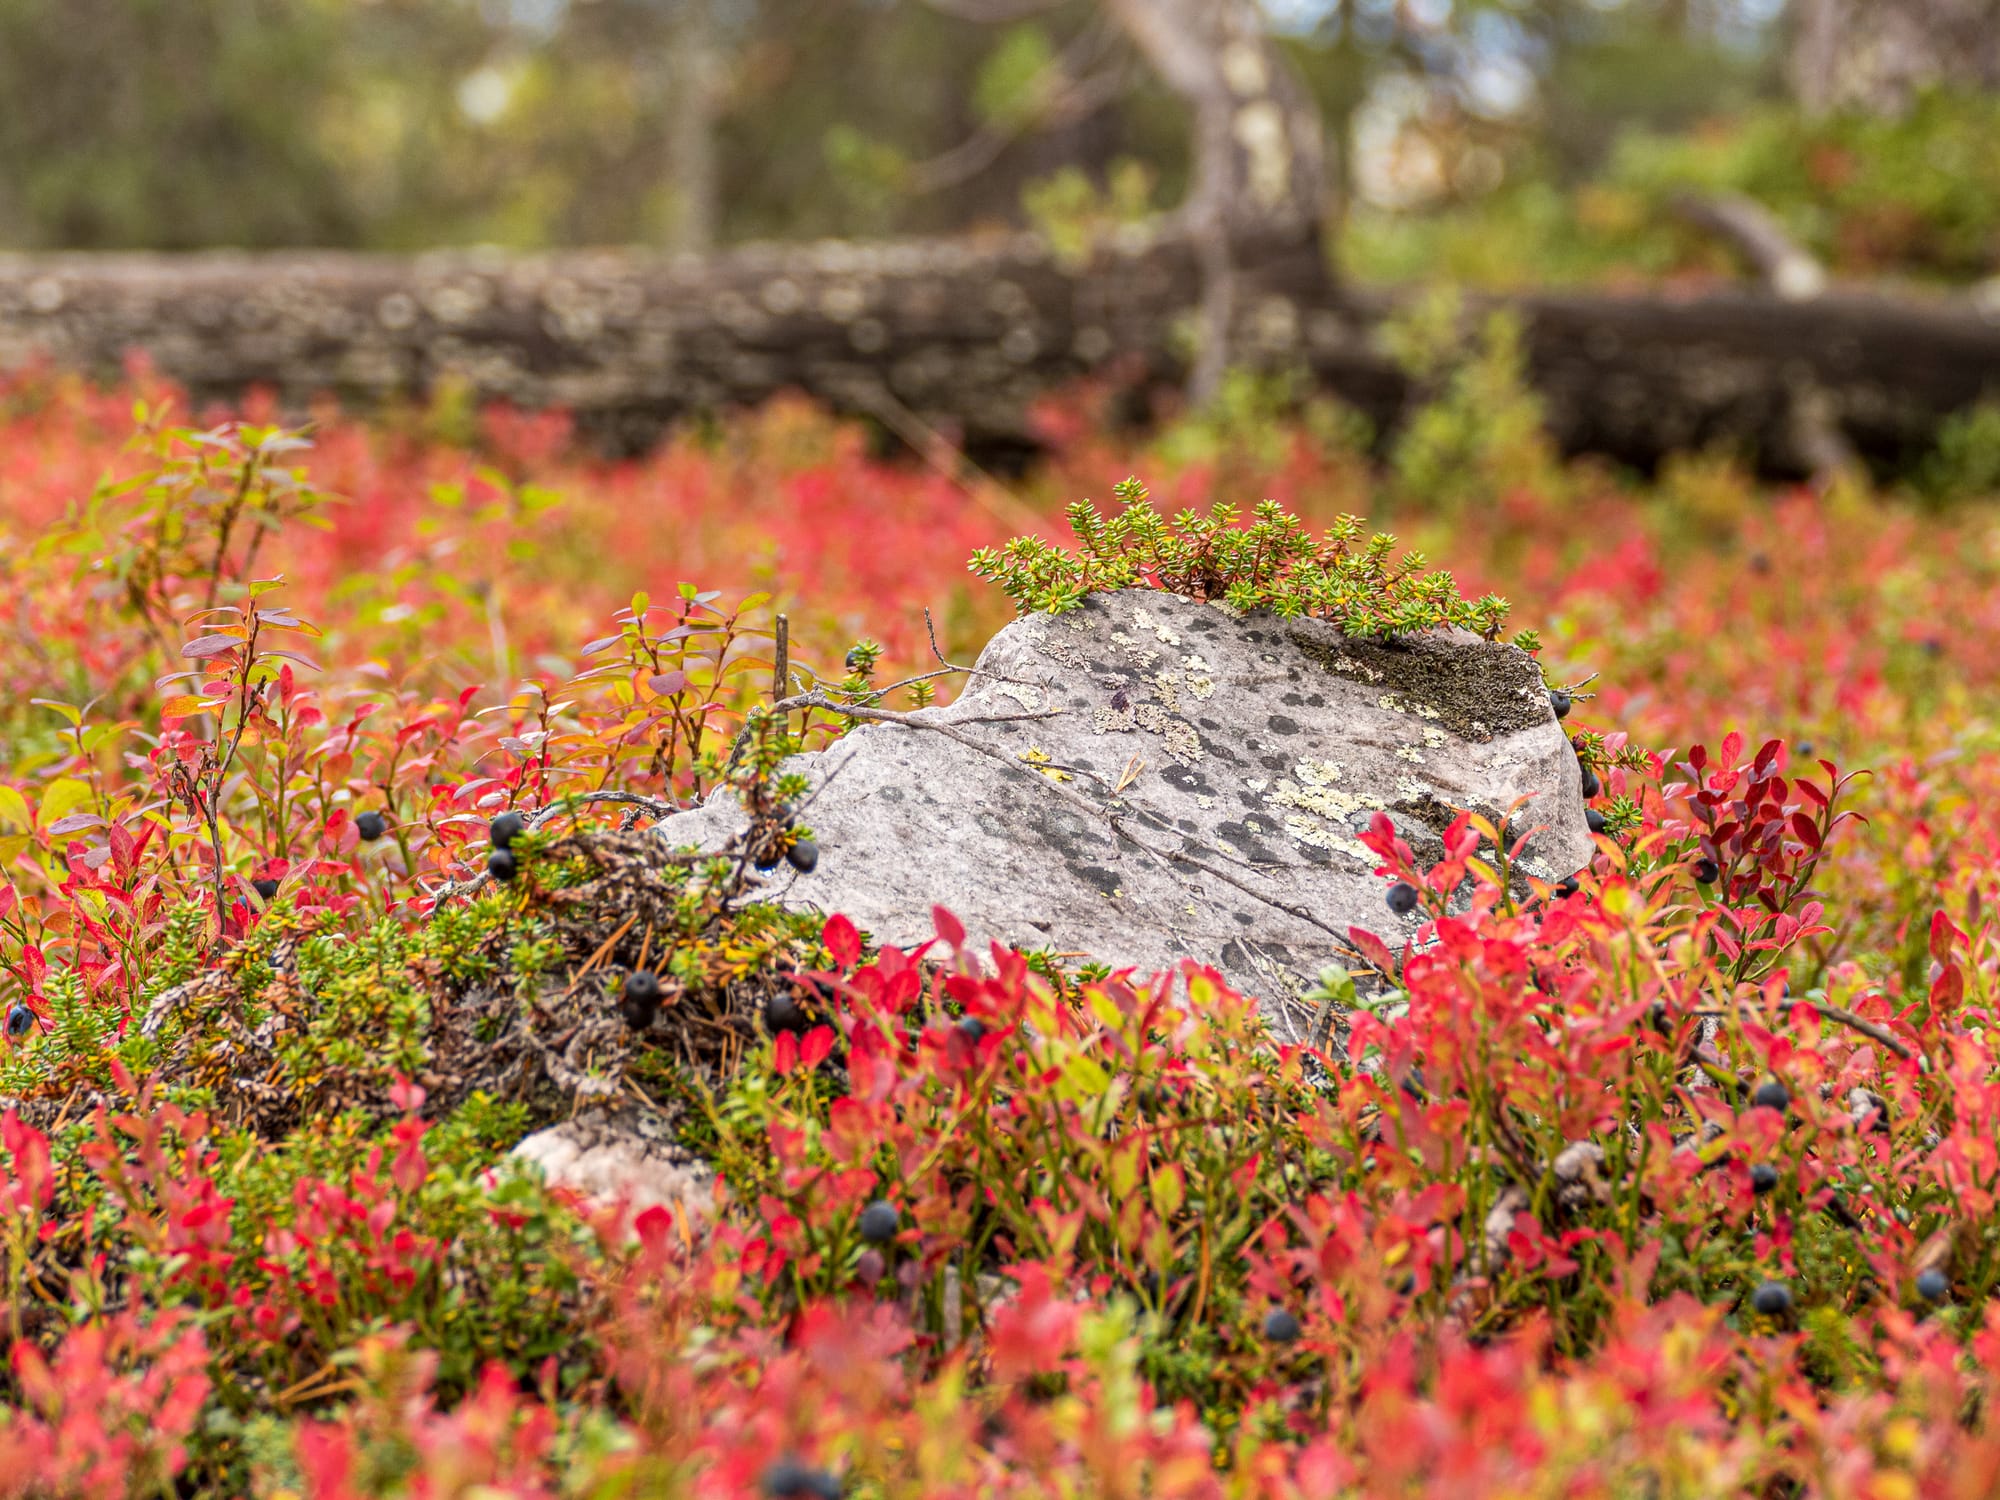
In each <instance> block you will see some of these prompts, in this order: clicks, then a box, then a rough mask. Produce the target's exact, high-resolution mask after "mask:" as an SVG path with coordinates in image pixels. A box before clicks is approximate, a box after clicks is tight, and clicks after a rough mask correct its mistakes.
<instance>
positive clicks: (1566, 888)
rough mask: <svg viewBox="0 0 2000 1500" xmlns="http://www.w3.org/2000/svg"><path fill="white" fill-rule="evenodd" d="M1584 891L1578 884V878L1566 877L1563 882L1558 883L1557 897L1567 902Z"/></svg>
mask: <svg viewBox="0 0 2000 1500" xmlns="http://www.w3.org/2000/svg"><path fill="white" fill-rule="evenodd" d="M1582 889H1583V887H1582V885H1580V884H1579V883H1578V882H1577V878H1576V877H1575V876H1574V875H1565V876H1563V878H1562V879H1561V880H1558V881H1557V882H1556V895H1557V896H1558V897H1560V898H1561V899H1562V900H1564V901H1567V900H1568V899H1569V898H1570V897H1571V896H1574V895H1575V894H1576V893H1577V892H1578V891H1580V890H1582Z"/></svg>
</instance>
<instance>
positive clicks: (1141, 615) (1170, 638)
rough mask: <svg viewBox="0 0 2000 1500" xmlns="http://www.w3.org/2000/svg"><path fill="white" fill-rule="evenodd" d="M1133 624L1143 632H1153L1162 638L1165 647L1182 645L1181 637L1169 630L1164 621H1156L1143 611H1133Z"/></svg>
mask: <svg viewBox="0 0 2000 1500" xmlns="http://www.w3.org/2000/svg"><path fill="white" fill-rule="evenodd" d="M1132 623H1133V624H1134V625H1137V626H1138V627H1139V628H1140V629H1141V630H1150V631H1152V632H1153V634H1154V635H1156V636H1158V637H1159V638H1160V641H1161V644H1163V645H1167V646H1178V645H1179V644H1180V643H1181V638H1180V636H1179V635H1177V634H1175V632H1174V631H1172V630H1171V629H1169V628H1168V626H1167V623H1166V622H1165V621H1164V620H1156V619H1154V618H1153V617H1152V615H1151V614H1149V613H1148V612H1147V611H1145V610H1143V609H1135V610H1133V611H1132Z"/></svg>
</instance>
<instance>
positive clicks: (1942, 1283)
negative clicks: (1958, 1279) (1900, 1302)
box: [1917, 1266, 1951, 1302]
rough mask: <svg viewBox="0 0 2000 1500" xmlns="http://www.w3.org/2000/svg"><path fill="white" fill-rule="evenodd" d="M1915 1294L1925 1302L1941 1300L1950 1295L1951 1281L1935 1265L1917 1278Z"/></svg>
mask: <svg viewBox="0 0 2000 1500" xmlns="http://www.w3.org/2000/svg"><path fill="white" fill-rule="evenodd" d="M1917 1295H1918V1296H1919V1297H1921V1298H1923V1299H1924V1301H1926V1302H1942V1301H1944V1299H1945V1298H1946V1297H1948V1296H1950V1295H1951V1281H1950V1278H1948V1277H1947V1276H1946V1275H1945V1274H1944V1272H1942V1271H1940V1270H1939V1269H1938V1268H1937V1267H1936V1266H1932V1267H1931V1268H1930V1270H1928V1271H1926V1272H1924V1273H1923V1274H1922V1275H1921V1276H1919V1277H1918V1278H1917Z"/></svg>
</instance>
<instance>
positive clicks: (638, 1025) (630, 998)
mask: <svg viewBox="0 0 2000 1500" xmlns="http://www.w3.org/2000/svg"><path fill="white" fill-rule="evenodd" d="M620 1009H622V1010H623V1011H624V1012H625V1024H626V1025H627V1026H630V1027H631V1028H632V1029H633V1030H634V1031H644V1030H645V1029H646V1028H647V1027H648V1026H651V1025H652V1024H653V1018H654V1017H655V1016H657V1015H659V1013H660V980H659V976H658V975H656V974H654V973H653V971H652V970H650V969H634V970H633V971H632V972H631V973H630V974H627V975H626V976H625V995H624V998H623V1000H622V1002H621V1004H620Z"/></svg>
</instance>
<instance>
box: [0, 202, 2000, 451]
mask: <svg viewBox="0 0 2000 1500" xmlns="http://www.w3.org/2000/svg"><path fill="white" fill-rule="evenodd" d="M1202 290H1203V277H1202V268H1201V264H1200V261H1199V257H1198V255H1197V253H1196V251H1195V250H1194V249H1192V248H1191V247H1190V246H1189V245H1188V243H1187V242H1186V241H1184V240H1180V239H1174V238H1168V237H1163V236H1158V235H1154V234H1150V233H1137V232H1135V233H1133V234H1132V235H1130V236H1129V237H1128V238H1126V239H1125V240H1123V241H1121V242H1119V243H1117V244H1115V245H1111V246H1108V247H1106V248H1105V249H1103V250H1102V251H1101V252H1100V253H1099V254H1098V256H1097V258H1096V259H1095V261H1094V262H1093V263H1092V264H1090V265H1088V266H1086V267H1082V268H1072V267H1066V266H1065V265H1063V264H1062V263H1060V262H1059V261H1058V260H1057V259H1056V258H1055V257H1054V256H1053V255H1052V254H1051V253H1050V251H1049V250H1048V249H1047V247H1046V246H1045V245H1044V244H1042V242H1040V241H1039V240H1037V239H1035V238H1033V237H1030V236H1018V237H1007V238H1000V239H995V240H991V241H984V242H980V241H971V240H950V241H938V242H922V243H897V244H869V245H849V244H829V245H818V246H806V247H797V248H773V247H753V248H746V249H743V250H738V251H734V252H730V253H727V254H724V255H719V256H715V257H711V258H707V259H685V258H684V259H668V258H662V257H652V256H645V255H639V254H626V253H584V252H576V253H567V254H561V255H552V256H545V257H519V258H516V257H506V256H488V255H479V254H455V255H432V256H423V257H417V258H399V257H372V256H359V255H340V254H331V253H321V254H311V255H300V256H275V257H250V256H231V255H213V256H198V257H170V256H82V255H67V256H40V257H27V258H22V257H16V258H10V259H0V367H17V366H20V365H22V364H24V363H27V362H31V361H34V360H38V359H49V360H53V361H55V362H56V363H58V364H60V365H63V366H69V367H74V368H80V369H85V370H88V371H91V372H93V373H100V374H105V373H115V372H116V371H117V369H118V368H119V365H120V361H121V359H122V358H123V357H124V356H125V354H126V353H127V352H128V351H130V350H133V349H142V350H145V351H146V352H147V353H148V354H150V355H151V357H152V358H153V360H154V362H155V364H156V366H157V367H158V368H159V369H160V371H161V372H162V373H163V374H165V375H167V376H169V377H171V378H172V379H174V380H176V381H178V382H181V383H183V384H185V385H186V386H188V387H189V389H190V390H191V391H192V392H193V393H194V394H195V395H196V396H197V397H198V398H215V397H224V396H229V395H232V394H235V393H237V392H240V391H241V390H243V389H244V388H245V387H248V386H257V385H261V386H267V387H270V388H272V389H274V390H275V391H277V392H278V393H279V394H280V395H281V396H282V397H284V398H286V399H287V400H288V401H291V402H302V401H304V400H305V399H307V398H309V397H311V396H314V395H316V394H320V393H323V392H334V393H337V394H339V395H341V396H343V397H347V398H350V399H360V400H363V401H375V400H381V399H383V398H386V397H392V396H396V395H415V394H419V393H421V392H422V391H424V390H425V389H427V388H429V387H431V386H432V385H433V384H434V383H436V382H437V381H438V380H439V379H441V378H443V377H447V376H450V377H455V378H458V379H460V380H463V381H466V382H469V384H470V385H471V386H472V388H473V389H474V390H475V391H476V392H477V393H478V394H479V395H481V396H484V397H500V398H505V399H508V400H511V401H514V402H517V403H520V404H522V405H526V406H546V405H559V406H564V407H568V408H570V409H572V410H573V411H575V412H576V414H577V416H578V418H579V420H580V422H581V424H582V425H583V426H584V427H585V428H586V430H589V431H591V432H593V433H595V434H598V435H600V436H601V437H603V438H605V439H607V440H609V441H610V442H611V443H612V444H613V445H614V446H617V447H620V448H624V449H632V448H636V447H639V446H641V445H643V444H645V443H647V442H649V441H651V440H652V439H654V438H655V437H657V436H658V434H659V433H660V431H661V429H662V428H663V427H664V426H665V425H666V424H668V423H670V422H672V421H673V420H675V419H676V418H679V417H681V416H684V415H687V414H690V413H693V412H697V411H701V410H706V409H714V408H719V407H727V406H731V405H736V404H740V403H747V402H754V401H758V400H761V399H763V398H765V397H767V396H770V395H772V394H774V393H776V392H778V391H781V390H785V389H801V390H804V391H806V392H807V393H809V394H811V395H813V396H815V397H817V398H819V399H820V400H822V401H825V402H827V403H828V404H830V405H832V406H834V407H836V408H838V409H841V410H845V411H852V412H863V413H871V414H874V415H877V416H884V415H886V414H890V413H898V414H900V413H905V412H914V413H915V414H917V415H919V416H921V417H923V418H924V419H925V420H927V421H929V422H930V423H932V424H934V425H936V426H939V427H941V428H943V429H945V430H947V431H951V432H955V433H957V434H959V435H961V436H962V437H963V439H964V440H965V441H966V443H967V444H968V446H969V447H971V448H973V449H974V450H975V451H979V450H985V451H987V452H989V453H990V452H993V451H995V450H999V451H1005V450H1007V449H1009V448H1012V447H1015V446H1018V445H1022V444H1032V441H1033V434H1032V431H1031V428H1030V424H1029V421H1028V414H1029V408H1030V406H1031V404H1032V403H1033V402H1034V400H1035V399H1036V398H1038V397H1040V396H1042V395H1044V394H1045V393H1048V392H1050V391H1052V390H1054V389H1056V388H1057V387H1059V386H1060V385H1061V384H1062V383H1063V382H1065V381H1068V380H1071V379H1074V378H1075V377H1078V376H1080V375H1084V374H1086V373H1091V372H1100V373H1101V372H1117V373H1120V374H1122V375H1123V376H1125V377H1126V378H1130V379H1133V380H1136V381H1141V382H1145V381H1159V382H1167V381H1173V382H1178V380H1179V379H1180V378H1181V377H1182V376H1183V374H1184V373H1185V364H1186V353H1187V350H1188V348H1189V340H1188V339H1187V338H1186V336H1185V335H1186V332H1187V330H1188V329H1189V328H1190V326H1191V325H1192V323H1193V320H1194V319H1195V318H1196V317H1197V316H1198V311H1199V308H1200V305H1201V301H1202ZM1397 301H1398V298H1397V296H1396V295H1395V294H1392V293H1387V292H1379V291H1378V292H1367V291H1362V290H1357V289H1354V288H1351V287H1345V288H1336V287H1334V285H1333V284H1332V283H1331V281H1330V280H1329V278H1328V277H1327V276H1326V274H1325V272H1324V270H1323V268H1322V265H1321V263H1320V261H1319V258H1318V255H1317V253H1316V252H1315V251H1313V250H1312V249H1310V248H1305V247H1302V248H1300V249H1299V250H1297V251H1296V252H1294V253H1292V254H1290V255H1283V254H1280V255H1276V256H1273V257H1272V258H1269V259H1267V260H1265V261H1263V262H1261V263H1259V264H1258V265H1256V266H1255V267H1252V268H1250V269H1247V270H1246V271H1244V272H1243V273H1242V282H1241V287H1240V291H1239V295H1238V297H1237V298H1236V315H1235V321H1234V336H1233V344H1234V349H1233V352H1234V353H1235V354H1236V356H1237V357H1239V358H1241V359H1244V360H1246V361H1249V362H1252V363H1259V364H1265V365H1287V364H1289V365H1298V364H1304V365H1306V366H1309V367H1310V368H1311V369H1312V370H1313V372H1314V373H1315V374H1316V375H1317V376H1318V377H1319V379H1320V380H1321V381H1322V383H1323V384H1324V385H1325V386H1326V387H1327V388H1328V389H1330V390H1331V391H1333V392H1334V393H1336V394H1338V395H1340V396H1342V397H1344V398H1346V399H1347V400H1348V401H1350V402H1351V403H1353V404H1354V405H1356V406H1358V407H1360V408H1361V409H1362V410H1363V411H1365V412H1367V413H1368V414H1369V415H1370V416H1371V417H1373V418H1374V419H1376V421H1377V422H1378V423H1380V424H1387V423H1391V422H1393V421H1394V420H1395V418H1396V417H1397V416H1398V415H1399V413H1400V412H1401V411H1402V409H1403V406H1404V404H1405V402H1406V401H1407V400H1408V398H1409V394H1410V393H1409V390H1408V387H1407V383H1406V382H1405V380H1404V379H1403V377H1402V376H1401V374H1400V373H1399V372H1398V371H1397V370H1396V368H1395V367H1394V365H1393V364H1392V363H1391V362H1390V361H1389V360H1388V359H1387V357H1386V356H1385V355H1384V354H1383V353H1382V350H1381V346H1380V340H1379V338H1378V336H1377V335H1378V333H1379V328H1380V325H1381V323H1382V320H1383V319H1384V318H1385V317H1386V316H1388V315H1390V314H1391V313H1392V312H1393V311H1394V309H1395V307H1396V305H1397ZM1499 305H1505V306H1510V307H1512V308H1514V309H1515V310H1516V311H1518V312H1519V313H1520V314H1521V316H1522V317H1523V319H1524V321H1525V324H1526V348H1527V351H1528V359H1529V364H1530V369H1531V374H1532V378H1533V380H1534V382H1535V384H1536V385H1537V387H1538V388H1539V389H1540V391H1541V393H1542V395H1543V397H1544V398H1545V401H1546V403H1547V409H1548V414H1549V420H1550V425H1551V427H1552V428H1553V430H1554V432H1555V434H1556V436H1557V437H1558V439H1559V440H1560V441H1561V442H1562V443H1563V444H1564V445H1565V447H1567V448H1569V449H1571V450H1572V451H1594V452H1599V453H1605V454H1609V455H1611V456H1613V457H1615V458H1617V459H1620V460H1622V461H1627V462H1632V463H1638V464H1649V463H1651V462H1653V461H1655V460H1657V459H1658V458H1659V457H1660V456H1662V455H1663V454H1664V453H1667V452H1670V451H1674V450H1678V449H1685V448H1688V447H1697V446H1702V445H1706V444H1710V443H1717V442H1720V443H1727V444H1733V445H1737V446H1739V447H1741V448H1742V449H1744V450H1745V451H1746V452H1748V453H1750V454H1752V455H1754V456H1756V457H1758V458H1759V459H1760V460H1761V461H1762V462H1763V463H1764V464H1765V465H1766V466H1767V467H1768V468H1770V469H1773V470H1776V471H1780V472H1802V471H1805V470H1808V469H1810V467H1811V466H1812V459H1811V457H1810V456H1809V455H1805V454H1801V453H1798V452H1797V451H1795V450H1796V448H1797V442H1796V439H1795V437H1794V436H1793V428H1794V426H1795V423H1794V420H1793V417H1794V411H1795V408H1796V405H1797V398H1798V395H1799V393H1801V392H1804V393H1808V394H1809V395H1810V397H1811V399H1812V400H1813V401H1814V402H1815V403H1817V405H1818V408H1819V409H1821V410H1824V411H1825V412H1827V413H1828V414H1829V415H1830V418H1831V420H1833V421H1834V422H1835V423H1836V424H1837V426H1838V428H1839V430H1840V431H1841V433H1842V434H1843V435H1844V436H1845V438H1846V439H1847V441H1848V442H1850V443H1851V444H1852V445H1853V446H1854V448H1855V449H1856V450H1857V451H1858V452H1859V453H1861V454H1862V455H1863V456H1865V457H1868V458H1870V459H1874V460H1880V461H1887V462H1892V463H1894V462H1901V461H1904V460H1906V459H1908V458H1909V457H1910V456H1912V454H1913V453H1914V452H1916V451H1919V450H1921V449H1922V448H1923V447H1924V446H1926V445H1927V444H1928V443H1929V441H1930V439H1931V436H1932V433H1933V432H1934V430H1935V428H1936V425H1937V423H1938V421H1939V420H1940V418H1941V417H1942V416H1944V415H1945V414H1947V413H1949V412H1952V411H1955V410H1958V409H1960V408H1962V407H1964V406H1966V405H1968V404H1970V403H1971V402H1974V401H1976V400H1978V399H1979V398H1980V397H1981V396H1983V395H1987V394H1991V393H1996V392H2000V316H1996V313H1995V311H1994V310H1993V309H1990V308H1982V307H1981V306H1980V305H1978V304H1975V303H1974V302H1973V301H1971V300H1969V299H1948V298H1938V299H1935V300H1930V301H1923V300H1917V299H1915V298H1908V297H1891V296H1887V295H1881V294H1875V293H1869V292H1862V291H1855V290H1847V289H1842V288H1837V287H1836V288H1832V289H1829V290H1828V291H1826V292H1825V293H1823V294H1822V295H1821V296H1819V297H1817V298H1814V299H1813V300H1811V301H1809V302H1791V301H1786V300H1784V299H1782V298H1779V297H1776V296H1772V295H1770V294H1768V293H1766V292H1763V291H1756V290H1748V289H1725V290H1717V291H1711V292H1706V293H1703V294H1700V295H1694V296H1682V297H1675V296H1664V295H1644V296H1609V295H1594V294H1580V293H1579V294H1561V295H1556V294H1542V295H1535V296H1526V297H1520V298H1513V299H1495V300H1493V301H1489V302H1486V303H1483V304H1476V305H1474V306H1473V307H1471V308H1470V309H1469V313H1470V314H1471V315H1473V316H1477V315H1478V314H1479V313H1480V312H1481V311H1483V310H1484V309H1485V308H1487V307H1492V306H1499Z"/></svg>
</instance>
